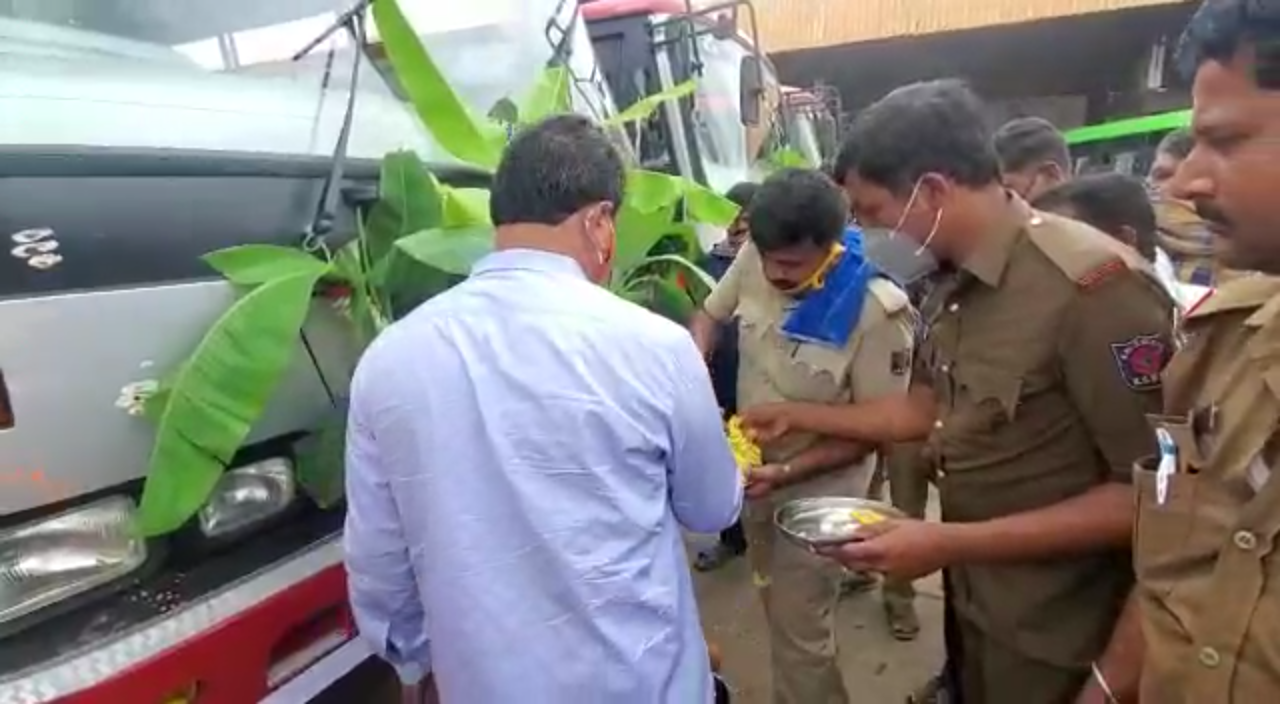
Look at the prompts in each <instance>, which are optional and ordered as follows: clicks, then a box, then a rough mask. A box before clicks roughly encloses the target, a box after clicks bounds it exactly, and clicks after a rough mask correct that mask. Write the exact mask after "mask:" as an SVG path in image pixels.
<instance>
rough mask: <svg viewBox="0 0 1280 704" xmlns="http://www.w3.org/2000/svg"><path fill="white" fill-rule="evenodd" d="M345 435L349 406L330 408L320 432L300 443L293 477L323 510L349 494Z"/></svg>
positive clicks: (341, 405)
mask: <svg viewBox="0 0 1280 704" xmlns="http://www.w3.org/2000/svg"><path fill="white" fill-rule="evenodd" d="M346 436H347V405H346V404H345V403H343V404H340V405H339V406H337V407H335V408H332V409H330V411H329V413H328V414H327V415H325V417H324V420H322V421H321V422H320V427H319V429H318V430H316V431H315V432H313V433H312V434H311V435H309V436H307V438H306V439H305V440H303V441H302V442H301V443H299V444H298V448H297V457H298V464H297V468H296V469H295V470H294V475H295V477H296V478H297V480H298V485H299V486H301V487H302V490H303V491H305V492H306V493H307V496H310V497H311V500H312V501H315V502H316V504H317V505H318V506H320V507H321V508H330V507H332V506H336V505H337V504H338V502H340V501H342V497H343V496H344V494H345V493H346V492H345V489H344V486H343V479H344V477H345V476H346V461H345V459H346V458H345V457H344V452H345V449H346Z"/></svg>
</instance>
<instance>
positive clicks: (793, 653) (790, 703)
mask: <svg viewBox="0 0 1280 704" xmlns="http://www.w3.org/2000/svg"><path fill="white" fill-rule="evenodd" d="M874 466H875V465H874V458H868V461H866V462H864V463H862V464H861V465H859V466H857V467H854V468H851V469H848V470H844V471H840V472H833V473H831V474H827V475H824V476H820V477H817V478H815V479H812V480H810V481H808V482H805V483H804V484H802V485H799V486H796V487H788V488H787V489H785V490H783V491H781V492H777V493H776V494H775V495H774V496H772V497H769V498H767V499H762V500H757V501H752V502H750V503H749V504H748V505H747V507H746V510H745V511H744V516H743V528H745V529H746V534H747V558H748V560H749V562H750V564H751V570H752V579H753V581H754V583H755V586H756V589H757V590H758V592H759V594H760V599H761V601H762V603H763V605H764V612H765V617H766V620H767V622H768V626H769V651H770V661H771V664H772V671H773V704H848V702H849V693H848V692H847V691H846V690H845V686H844V678H843V677H842V676H841V674H840V666H839V662H838V660H837V657H836V656H837V651H838V648H837V644H836V633H835V615H836V606H837V605H838V604H839V602H840V580H841V575H842V574H843V569H841V567H840V565H838V564H837V563H835V562H832V561H831V560H827V559H824V558H821V557H818V556H816V555H813V554H811V553H809V552H808V551H807V550H804V549H803V548H800V547H798V546H796V545H794V544H793V543H791V542H789V541H787V540H786V539H785V538H782V537H781V536H779V535H778V533H777V531H776V530H775V528H774V526H773V511H774V509H775V508H776V507H777V506H780V505H781V504H783V503H785V502H786V501H788V500H791V499H797V498H806V497H815V496H865V495H866V490H867V484H868V482H869V481H870V479H871V474H872V469H873V467H874Z"/></svg>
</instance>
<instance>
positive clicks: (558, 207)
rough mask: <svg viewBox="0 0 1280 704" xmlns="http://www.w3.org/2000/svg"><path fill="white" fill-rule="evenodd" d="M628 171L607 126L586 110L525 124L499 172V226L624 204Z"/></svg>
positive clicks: (492, 212)
mask: <svg viewBox="0 0 1280 704" xmlns="http://www.w3.org/2000/svg"><path fill="white" fill-rule="evenodd" d="M625 183H626V171H625V166H624V164H623V161H622V156H621V155H620V154H619V153H618V150H617V149H615V148H614V146H613V143H612V142H611V141H610V139H609V136H608V134H606V133H605V131H604V130H603V129H601V128H600V127H599V126H597V125H596V124H595V123H593V122H591V120H588V119H587V118H585V117H582V116H580V115H556V116H553V117H549V118H547V119H545V120H543V121H541V122H538V123H536V124H533V125H531V126H529V127H526V128H524V129H523V130H521V131H520V132H519V133H517V134H516V135H515V138H514V139H512V140H511V143H510V144H508V145H507V149H506V151H505V152H503V154H502V162H501V163H500V164H498V171H497V173H496V174H494V177H493V189H492V192H491V194H490V197H489V216H490V217H491V218H492V219H493V224H494V225H511V224H516V223H531V224H532V223H536V224H540V225H559V224H560V223H562V222H564V221H565V220H566V219H568V218H569V217H570V216H571V215H573V214H574V213H576V212H578V211H579V210H582V209H583V208H585V207H587V206H589V205H591V204H593V203H611V204H612V205H613V207H614V209H615V210H616V209H617V208H618V207H619V206H621V205H622V192H623V188H624V186H625Z"/></svg>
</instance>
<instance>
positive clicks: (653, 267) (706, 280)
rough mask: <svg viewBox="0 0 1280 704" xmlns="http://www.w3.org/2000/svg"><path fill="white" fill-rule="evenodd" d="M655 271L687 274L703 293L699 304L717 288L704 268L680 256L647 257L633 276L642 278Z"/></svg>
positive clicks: (635, 268) (636, 268)
mask: <svg viewBox="0 0 1280 704" xmlns="http://www.w3.org/2000/svg"><path fill="white" fill-rule="evenodd" d="M653 271H662V272H668V273H671V274H674V273H675V272H681V273H683V274H685V277H686V279H692V281H693V282H694V283H696V284H697V285H698V286H697V288H698V289H700V292H701V297H699V302H701V298H702V297H705V296H706V295H707V294H708V293H710V292H711V289H713V288H715V287H716V280H715V279H714V278H712V277H711V275H710V274H708V273H707V272H705V271H703V270H702V267H700V266H698V265H697V264H694V263H693V262H692V261H690V260H689V259H687V258H685V257H682V256H680V255H678V254H659V255H656V256H652V257H647V258H646V259H645V260H644V261H642V262H640V263H639V264H637V265H636V266H635V267H633V268H632V270H631V275H633V276H641V275H645V274H651V273H652V272H653Z"/></svg>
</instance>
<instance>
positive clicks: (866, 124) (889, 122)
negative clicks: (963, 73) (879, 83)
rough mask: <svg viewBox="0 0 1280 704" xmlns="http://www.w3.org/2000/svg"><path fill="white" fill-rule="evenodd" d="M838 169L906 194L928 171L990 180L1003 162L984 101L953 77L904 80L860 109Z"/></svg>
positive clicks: (963, 180)
mask: <svg viewBox="0 0 1280 704" xmlns="http://www.w3.org/2000/svg"><path fill="white" fill-rule="evenodd" d="M835 171H836V178H837V182H841V183H842V182H843V180H844V178H845V176H846V175H848V174H849V173H850V172H853V173H855V174H857V175H858V177H859V178H865V179H867V180H868V181H871V182H873V183H875V184H877V185H879V186H882V187H884V188H887V189H889V190H890V191H893V192H894V193H898V194H902V193H905V192H908V191H910V190H911V188H912V187H914V185H915V183H916V181H918V180H919V179H920V177H921V176H923V175H925V174H927V173H938V174H942V175H943V176H946V177H948V178H950V179H951V180H953V181H955V182H956V183H959V184H961V185H963V186H970V187H980V186H986V185H989V184H992V183H995V182H996V181H998V180H999V179H1000V162H999V161H998V160H997V158H996V153H995V149H994V147H992V145H991V130H990V128H988V126H987V118H986V116H985V115H984V113H983V105H982V101H981V100H979V99H978V96H976V95H974V93H973V91H971V90H969V87H968V86H967V85H966V84H965V83H964V82H963V81H959V80H955V79H947V80H939V81H927V82H924V83H913V84H911V85H906V86H903V87H901V88H898V89H897V90H894V91H893V92H891V93H889V94H888V95H886V96H885V97H883V98H881V99H880V100H879V101H877V102H876V103H875V104H873V105H872V106H871V107H869V108H867V109H866V110H863V111H862V112H861V113H859V114H858V116H857V117H856V118H855V119H854V121H853V125H852V126H851V127H850V129H849V135H848V137H847V138H846V139H845V142H844V145H843V146H842V147H841V148H840V153H839V155H838V156H837V157H836V164H835Z"/></svg>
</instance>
